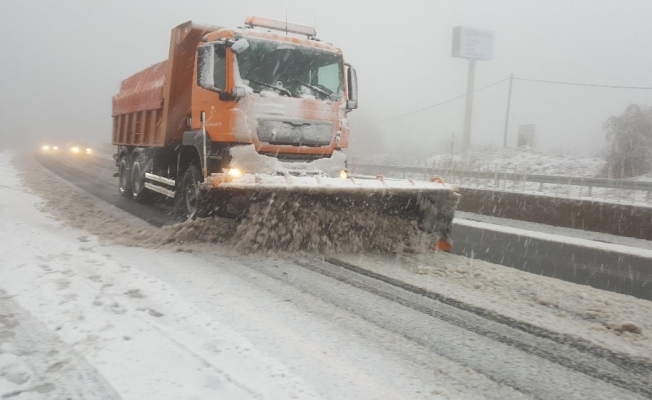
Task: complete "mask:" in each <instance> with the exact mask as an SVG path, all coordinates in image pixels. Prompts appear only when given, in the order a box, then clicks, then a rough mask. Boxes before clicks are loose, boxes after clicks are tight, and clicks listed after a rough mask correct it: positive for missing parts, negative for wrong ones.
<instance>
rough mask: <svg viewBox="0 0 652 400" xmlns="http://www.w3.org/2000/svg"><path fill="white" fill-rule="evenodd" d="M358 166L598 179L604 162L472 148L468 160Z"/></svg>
mask: <svg viewBox="0 0 652 400" xmlns="http://www.w3.org/2000/svg"><path fill="white" fill-rule="evenodd" d="M359 162H360V163H363V164H381V165H396V166H428V167H432V166H433V165H434V166H435V167H443V168H448V167H450V166H451V162H452V164H453V165H454V166H455V168H456V169H461V168H464V169H467V170H476V171H492V172H493V171H495V170H498V171H499V172H503V171H505V172H514V171H518V172H525V171H527V173H528V174H540V175H565V176H581V177H595V176H599V175H600V172H601V170H602V168H603V167H604V164H605V161H604V160H603V159H601V158H599V157H581V156H572V155H568V154H546V153H543V152H540V151H538V150H534V149H529V148H518V149H515V148H491V147H487V148H474V149H473V150H472V151H471V153H470V154H469V156H468V157H463V156H462V155H460V154H455V155H453V156H452V157H451V155H450V154H443V153H442V154H435V155H432V156H430V157H427V158H422V159H415V157H414V156H412V155H410V154H391V153H390V154H376V155H372V156H366V157H361V158H360V159H359Z"/></svg>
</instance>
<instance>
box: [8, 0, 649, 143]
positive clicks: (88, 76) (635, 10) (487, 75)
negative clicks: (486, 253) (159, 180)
mask: <svg viewBox="0 0 652 400" xmlns="http://www.w3.org/2000/svg"><path fill="white" fill-rule="evenodd" d="M286 10H287V16H288V20H289V21H291V22H296V23H302V24H307V25H315V24H316V28H317V33H318V37H319V38H321V39H322V40H324V41H327V42H332V43H333V44H335V45H336V46H338V47H341V48H342V49H343V51H344V56H345V59H346V60H347V61H348V62H350V63H352V64H353V65H354V66H355V67H356V69H357V70H358V79H359V83H360V108H359V109H358V110H356V111H354V112H353V113H352V132H351V138H352V147H354V150H360V149H365V148H366V149H370V150H373V151H383V150H384V151H391V150H394V151H412V152H415V153H423V152H433V153H434V152H445V151H447V150H448V149H449V148H450V139H451V136H452V134H453V133H455V136H456V138H457V139H461V136H462V134H461V132H462V125H463V109H464V99H460V100H457V101H454V102H451V103H448V104H446V105H443V106H440V107H435V108H431V109H428V110H426V111H423V112H420V113H416V114H413V115H410V116H408V117H404V118H398V119H394V120H391V121H388V122H385V123H377V122H378V121H381V120H385V119H388V118H391V117H394V116H399V115H402V114H405V113H408V112H411V111H414V110H418V109H421V108H424V107H426V106H429V105H432V104H435V103H439V102H441V101H444V100H447V99H449V98H452V97H455V96H459V95H461V94H464V93H465V90H466V73H467V61H466V60H464V59H457V58H452V57H451V55H450V53H451V36H452V33H451V32H452V28H453V27H454V26H458V25H463V26H469V27H475V28H480V29H487V30H491V31H494V32H495V49H494V59H493V60H491V61H478V63H477V67H476V88H479V87H482V86H485V85H488V84H490V83H493V82H496V81H499V80H501V79H504V78H507V77H508V76H509V74H510V73H514V75H515V76H516V77H521V78H532V79H543V80H558V81H567V82H579V83H595V84H607V85H626V86H644V87H650V86H652V73H651V71H652V68H651V67H652V54H651V52H650V46H649V38H651V37H652V23H650V22H651V21H652V2H650V1H649V0H638V1H635V0H627V1H615V0H613V1H607V0H602V1H596V0H573V1H561V0H557V1H551V0H546V1H531V0H512V1H503V0H496V1H491V2H489V1H462V0H448V1H436V0H435V1H432V0H430V1H410V0H402V1H371V0H364V1H355V2H353V1H342V0H329V1H262V0H258V1H242V0H239V1H227V0H221V1H199V0H197V1H190V0H187V1H183V2H182V1H165V2H162V1H154V0H149V1H137V0H131V1H125V0H112V1H87V0H74V1H73V0H71V1H56V0H51V1H46V0H43V1H29V0H25V1H20V0H0V147H3V145H10V144H12V145H15V144H16V143H17V141H18V140H21V141H25V142H34V143H37V142H39V141H47V140H48V138H52V137H65V138H83V139H84V140H86V141H88V142H100V143H101V142H109V141H110V137H111V118H110V115H111V97H112V96H113V95H114V94H115V93H116V91H117V90H118V87H119V84H120V81H121V80H122V79H124V78H126V77H128V76H129V75H131V74H133V73H135V72H137V71H139V70H141V69H143V68H146V67H148V66H150V65H152V64H154V63H156V62H159V61H161V60H163V59H165V58H166V57H167V52H168V45H169V35H170V30H171V29H172V28H173V27H174V26H176V25H178V24H180V23H182V22H185V21H187V20H193V21H195V22H199V23H209V24H215V25H222V26H241V25H242V24H243V22H244V20H245V18H246V17H247V16H249V15H261V16H266V17H270V18H276V19H281V20H284V19H285V16H286ZM507 88H508V86H507V83H506V82H504V83H502V84H499V85H496V86H494V87H492V88H490V89H487V90H485V91H482V92H478V93H477V94H476V97H475V108H474V118H473V131H472V138H471V141H472V144H473V145H496V146H500V145H502V137H503V126H504V120H505V108H506V101H507ZM651 97H652V91H650V90H622V89H602V88H588V87H571V86H557V85H546V84H540V83H531V82H521V81H516V82H515V84H514V90H513V97H512V110H511V118H510V130H509V144H510V145H511V146H513V145H515V143H516V131H517V127H518V125H519V124H536V126H537V136H538V140H539V145H540V146H539V147H540V148H541V149H544V150H555V151H563V152H567V153H569V152H578V153H582V154H587V153H595V152H597V151H598V150H599V149H600V148H601V147H602V146H603V144H604V131H603V130H602V124H603V122H604V121H605V120H606V119H607V118H608V117H610V116H612V115H615V114H619V113H621V112H622V111H623V110H624V109H625V108H626V106H627V105H628V104H630V103H639V104H648V105H649V104H650V98H651ZM356 148H357V149H356Z"/></svg>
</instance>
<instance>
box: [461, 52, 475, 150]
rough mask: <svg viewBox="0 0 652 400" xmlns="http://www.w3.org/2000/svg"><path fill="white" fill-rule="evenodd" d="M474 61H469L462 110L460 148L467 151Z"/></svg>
mask: <svg viewBox="0 0 652 400" xmlns="http://www.w3.org/2000/svg"><path fill="white" fill-rule="evenodd" d="M475 61H476V60H475V59H474V58H470V59H469V71H468V74H467V76H466V108H465V109H464V137H463V141H462V148H463V149H464V151H466V152H468V151H469V146H470V144H471V122H472V119H473V91H474V84H475Z"/></svg>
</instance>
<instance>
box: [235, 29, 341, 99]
mask: <svg viewBox="0 0 652 400" xmlns="http://www.w3.org/2000/svg"><path fill="white" fill-rule="evenodd" d="M247 41H248V42H249V47H248V48H247V49H246V50H244V51H243V52H241V53H240V54H238V55H237V56H236V57H237V60H238V67H239V70H240V77H241V78H242V79H243V80H244V83H246V84H247V85H249V87H251V88H252V89H253V90H254V92H257V93H259V92H261V91H263V90H275V91H276V92H277V93H279V94H281V95H291V96H293V97H304V98H305V97H315V98H318V99H330V100H340V99H341V98H342V96H343V83H342V75H343V74H342V55H341V54H337V53H334V52H330V51H324V50H319V49H314V48H310V47H306V46H298V45H294V44H285V43H279V42H273V41H268V40H260V39H249V38H248V39H247Z"/></svg>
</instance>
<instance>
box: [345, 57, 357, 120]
mask: <svg viewBox="0 0 652 400" xmlns="http://www.w3.org/2000/svg"><path fill="white" fill-rule="evenodd" d="M346 67H347V70H346V84H347V92H348V94H349V98H348V99H347V100H346V108H347V109H349V110H355V109H356V108H358V75H357V74H356V72H355V68H353V66H351V64H346Z"/></svg>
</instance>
